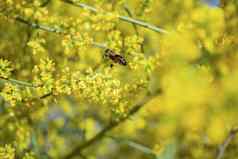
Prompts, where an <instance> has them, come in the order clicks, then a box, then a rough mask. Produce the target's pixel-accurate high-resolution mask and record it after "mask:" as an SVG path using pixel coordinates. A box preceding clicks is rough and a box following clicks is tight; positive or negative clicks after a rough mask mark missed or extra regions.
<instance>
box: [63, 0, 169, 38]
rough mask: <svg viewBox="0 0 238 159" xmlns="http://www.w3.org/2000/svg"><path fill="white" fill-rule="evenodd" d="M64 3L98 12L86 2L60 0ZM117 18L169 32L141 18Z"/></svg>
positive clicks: (154, 29)
mask: <svg viewBox="0 0 238 159" xmlns="http://www.w3.org/2000/svg"><path fill="white" fill-rule="evenodd" d="M61 1H63V2H65V3H68V4H71V5H74V6H76V7H81V8H84V9H87V10H90V11H91V12H93V13H98V12H99V11H98V10H97V9H96V8H94V7H92V6H89V5H87V4H84V3H74V2H73V1H72V0H61ZM119 19H120V20H121V21H125V22H128V23H132V24H135V25H138V26H141V27H144V28H146V29H149V30H152V31H155V32H157V33H164V34H167V33H169V32H168V31H166V30H164V29H162V28H159V27H157V26H155V25H152V24H149V23H146V22H144V21H141V20H137V19H134V18H131V17H127V16H119Z"/></svg>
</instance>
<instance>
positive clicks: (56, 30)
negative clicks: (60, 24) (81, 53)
mask: <svg viewBox="0 0 238 159" xmlns="http://www.w3.org/2000/svg"><path fill="white" fill-rule="evenodd" d="M15 19H16V21H18V22H20V23H23V24H26V25H28V26H30V27H32V28H34V29H40V30H43V31H47V32H52V33H57V34H69V33H67V32H66V31H64V30H63V29H60V28H53V27H50V26H47V25H43V24H39V23H34V22H29V21H27V20H25V19H23V18H21V17H16V18H15ZM92 45H93V46H95V47H98V48H101V49H106V48H107V46H106V45H105V44H103V43H98V42H92Z"/></svg>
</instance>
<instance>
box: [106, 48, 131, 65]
mask: <svg viewBox="0 0 238 159" xmlns="http://www.w3.org/2000/svg"><path fill="white" fill-rule="evenodd" d="M104 56H105V57H107V58H109V59H111V60H112V61H113V62H114V63H118V64H120V65H124V66H126V65H127V61H126V59H125V58H124V57H123V56H121V55H119V54H117V53H115V52H114V51H113V50H111V49H106V50H105V53H104Z"/></svg>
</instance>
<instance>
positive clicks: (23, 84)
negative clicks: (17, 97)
mask: <svg viewBox="0 0 238 159" xmlns="http://www.w3.org/2000/svg"><path fill="white" fill-rule="evenodd" d="M0 79H1V80H4V81H8V82H11V83H14V84H18V85H22V86H26V87H38V86H37V85H34V84H32V83H28V82H25V81H20V80H16V79H12V78H5V77H0Z"/></svg>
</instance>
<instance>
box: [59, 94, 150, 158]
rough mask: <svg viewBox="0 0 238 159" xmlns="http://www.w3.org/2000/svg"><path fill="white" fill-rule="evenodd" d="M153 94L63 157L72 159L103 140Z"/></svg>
mask: <svg viewBox="0 0 238 159" xmlns="http://www.w3.org/2000/svg"><path fill="white" fill-rule="evenodd" d="M152 97H153V96H152V95H151V96H148V97H146V98H145V99H144V100H143V101H142V102H141V103H139V104H136V105H135V106H134V107H133V108H132V109H131V110H130V111H129V112H128V114H127V116H124V117H121V118H120V119H119V120H116V121H114V122H111V123H109V124H108V125H107V126H106V127H104V128H103V129H102V130H101V131H100V132H99V133H98V134H96V135H95V136H94V137H92V138H91V139H89V140H88V141H86V142H84V143H82V144H80V145H78V146H76V147H75V148H74V149H73V150H72V151H71V152H70V153H69V154H68V155H66V156H65V157H63V158H62V159H71V158H73V157H75V156H79V155H80V153H81V152H82V151H83V150H84V149H86V148H88V147H89V146H91V145H93V144H94V143H96V142H98V141H100V140H102V139H103V138H104V137H105V136H106V134H107V133H108V132H110V131H111V130H112V129H114V128H116V127H117V126H119V125H120V124H121V123H123V122H125V121H126V120H127V119H129V118H130V117H131V116H132V115H134V114H136V113H137V112H138V111H139V110H140V109H141V108H142V107H143V106H144V105H145V104H146V103H147V102H149V101H150V99H151V98H152Z"/></svg>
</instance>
